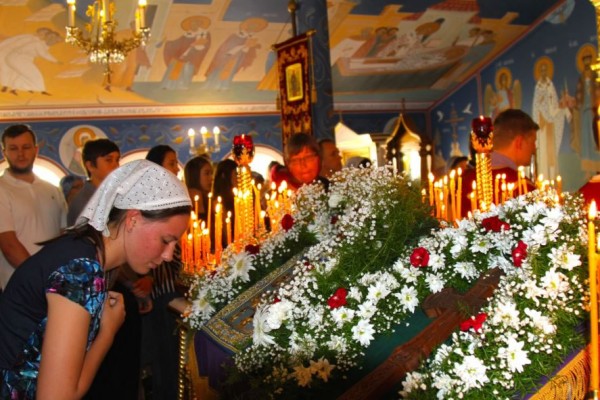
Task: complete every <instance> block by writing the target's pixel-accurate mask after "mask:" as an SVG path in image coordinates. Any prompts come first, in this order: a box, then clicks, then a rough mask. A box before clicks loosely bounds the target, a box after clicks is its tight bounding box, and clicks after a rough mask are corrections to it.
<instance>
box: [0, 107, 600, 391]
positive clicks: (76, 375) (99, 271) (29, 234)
mask: <svg viewBox="0 0 600 400" xmlns="http://www.w3.org/2000/svg"><path fill="white" fill-rule="evenodd" d="M538 129H539V127H538V125H537V124H536V123H535V122H534V121H533V120H532V119H531V117H530V116H529V115H527V114H526V113H524V112H522V111H520V110H513V109H509V110H506V111H504V112H502V113H501V114H499V115H498V116H497V117H496V119H495V121H494V137H493V142H494V147H493V153H492V154H491V161H492V168H493V169H494V171H496V172H498V171H501V172H503V173H506V174H508V175H510V176H512V177H514V178H515V179H514V180H516V173H517V168H518V167H519V166H522V165H529V163H530V162H531V159H532V156H533V154H534V153H535V148H536V147H535V146H536V132H537V131H538ZM2 151H3V154H4V157H5V159H6V161H7V162H8V168H7V169H6V170H5V171H4V173H3V174H2V175H1V176H0V215H2V218H0V398H10V399H29V398H31V399H33V398H36V397H37V398H40V399H46V398H48V399H68V398H87V399H106V398H112V399H132V400H133V399H138V398H140V391H141V390H143V389H142V386H143V385H142V376H149V377H150V382H151V384H150V386H149V388H146V390H151V391H152V398H153V399H169V400H171V399H175V398H177V389H178V376H177V366H178V361H179V350H178V338H177V334H176V331H177V315H176V314H175V313H174V312H172V311H170V310H169V308H168V304H169V302H171V301H172V300H173V299H174V298H175V297H179V296H181V295H182V294H183V292H182V288H181V286H180V285H179V273H180V270H181V248H180V246H179V239H180V237H181V236H182V234H184V232H185V231H186V229H187V228H188V223H189V218H190V213H191V211H192V210H193V209H194V208H196V209H197V213H198V217H199V218H201V219H206V217H207V214H208V213H209V212H214V210H209V209H208V208H209V204H213V208H214V204H215V203H216V202H215V201H213V202H211V201H209V196H210V195H212V196H213V198H217V197H220V198H221V203H222V205H223V207H224V210H225V211H233V208H234V197H233V191H232V189H233V188H234V187H236V185H237V170H236V168H237V164H236V162H235V161H233V160H232V159H225V160H222V161H220V162H218V163H216V164H213V163H212V162H211V160H210V158H209V157H206V156H202V155H199V156H196V157H193V158H192V159H190V160H189V161H188V162H186V163H185V166H184V168H183V176H184V181H183V182H182V181H180V180H179V179H178V178H177V174H178V173H179V172H180V163H179V161H178V159H177V153H176V151H175V150H174V149H173V148H171V147H169V146H167V145H158V146H155V147H153V148H152V149H150V150H149V152H148V154H147V156H146V159H145V160H137V161H132V162H129V163H126V164H124V165H122V166H120V165H119V164H120V156H121V153H120V149H119V148H118V146H117V145H116V144H115V143H114V142H112V141H111V140H109V139H96V140H89V141H87V142H86V143H85V144H84V146H83V149H82V159H83V167H84V169H85V171H86V174H87V176H86V177H85V179H84V178H82V177H77V176H67V177H65V178H63V179H62V180H61V182H60V188H57V187H54V186H52V185H51V184H49V183H46V182H45V181H43V180H41V179H39V178H38V177H37V176H36V175H35V174H34V173H33V164H34V162H35V159H36V156H37V152H38V146H37V139H36V135H35V133H34V132H33V130H32V129H31V128H30V127H29V126H27V125H13V126H10V127H8V128H6V129H5V130H4V132H3V134H2ZM455 161H456V162H457V163H458V162H460V163H462V164H460V165H462V166H463V167H464V170H465V172H464V179H465V183H464V187H465V188H469V187H470V186H469V183H468V182H469V180H473V179H475V169H474V168H473V167H472V166H469V164H468V163H467V162H468V161H469V160H468V159H466V158H464V159H461V160H455ZM370 162H371V161H370V160H368V159H362V158H357V159H351V160H350V163H349V164H348V165H349V166H355V167H368V166H369V165H370ZM348 165H347V166H348ZM457 165H458V164H457ZM341 169H342V157H341V155H340V151H339V149H338V148H337V146H336V144H335V142H334V141H333V140H330V139H324V140H321V141H320V142H317V141H316V139H315V138H314V137H313V136H311V135H308V134H302V133H300V134H296V135H293V136H292V137H290V138H289V141H288V143H287V146H286V148H285V151H284V163H283V164H279V163H277V162H274V163H272V165H270V167H269V173H268V176H267V177H266V179H263V178H262V176H260V175H258V174H254V178H255V179H256V180H257V181H261V180H262V181H263V182H264V185H265V186H267V185H269V184H270V182H275V183H276V184H279V183H280V182H281V181H283V180H285V181H286V182H287V184H288V187H289V188H291V189H292V190H297V189H298V188H299V187H301V186H302V185H305V184H309V183H314V182H318V183H319V184H322V185H324V187H325V188H327V187H328V186H329V183H330V182H329V178H330V177H331V176H332V174H334V173H335V172H337V171H340V170H341ZM598 181H599V182H600V179H598ZM528 184H529V185H531V189H533V183H531V182H529V183H528ZM594 185H596V182H594ZM598 185H599V186H600V183H598ZM597 188H598V186H594V187H593V188H591V189H589V190H588V191H590V193H592V194H593V195H594V196H597V195H598V189H597ZM467 190H468V189H467ZM586 190H587V189H586ZM465 195H466V190H465ZM592 197H593V196H592ZM463 204H468V202H467V201H466V200H463ZM223 214H224V215H225V214H226V213H223ZM223 243H224V245H226V242H225V240H224V238H223ZM142 372H143V373H142Z"/></svg>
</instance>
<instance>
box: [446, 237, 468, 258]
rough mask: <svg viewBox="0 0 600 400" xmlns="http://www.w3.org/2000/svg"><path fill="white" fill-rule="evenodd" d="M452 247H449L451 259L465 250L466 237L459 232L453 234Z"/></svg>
mask: <svg viewBox="0 0 600 400" xmlns="http://www.w3.org/2000/svg"><path fill="white" fill-rule="evenodd" d="M454 235H455V236H454V237H453V238H452V239H453V242H452V247H450V254H452V256H453V257H457V256H458V255H459V254H460V253H461V252H462V251H463V250H465V249H466V248H467V244H468V240H467V237H466V236H465V235H464V234H463V233H462V232H460V231H455V232H454Z"/></svg>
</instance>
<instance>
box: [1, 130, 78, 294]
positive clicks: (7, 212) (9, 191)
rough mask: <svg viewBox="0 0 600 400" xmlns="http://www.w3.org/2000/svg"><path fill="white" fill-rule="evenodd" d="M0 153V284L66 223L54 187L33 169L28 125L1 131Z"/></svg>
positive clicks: (34, 153) (32, 141) (33, 139)
mask: <svg viewBox="0 0 600 400" xmlns="http://www.w3.org/2000/svg"><path fill="white" fill-rule="evenodd" d="M2 153H3V155H4V158H5V159H6V161H7V162H8V168H7V169H6V170H4V172H3V174H2V175H1V176H0V215H1V216H2V217H1V218H0V288H1V289H3V288H4V287H5V286H6V283H7V282H8V280H9V279H10V277H11V275H12V273H13V271H14V270H15V268H17V267H19V265H21V263H22V262H23V261H25V259H26V258H27V257H29V256H30V255H31V254H33V253H35V252H37V251H38V250H39V249H40V246H39V245H38V244H37V243H39V242H42V241H44V240H48V239H51V238H53V237H55V236H57V235H58V234H59V233H60V230H61V228H63V227H64V226H65V225H66V216H67V204H66V202H65V199H64V196H63V194H62V192H61V191H60V189H59V188H58V187H55V186H52V185H51V184H50V183H48V182H46V181H44V180H41V179H40V178H38V177H37V176H36V175H35V174H34V173H33V164H34V162H35V158H36V157H37V154H38V146H37V141H36V137H35V133H34V132H33V130H32V129H31V127H29V126H28V125H12V126H9V127H8V128H6V129H5V130H4V132H3V133H2Z"/></svg>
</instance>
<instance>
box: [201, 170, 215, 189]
mask: <svg viewBox="0 0 600 400" xmlns="http://www.w3.org/2000/svg"><path fill="white" fill-rule="evenodd" d="M212 181H213V169H212V165H210V164H205V165H204V166H203V167H202V168H201V169H200V189H201V190H202V191H203V192H204V193H208V192H210V190H211V188H212Z"/></svg>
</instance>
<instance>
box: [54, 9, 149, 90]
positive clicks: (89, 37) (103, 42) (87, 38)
mask: <svg viewBox="0 0 600 400" xmlns="http://www.w3.org/2000/svg"><path fill="white" fill-rule="evenodd" d="M146 1H147V0H139V3H138V8H137V10H136V13H135V31H134V32H133V33H132V36H131V37H129V38H124V39H119V38H117V32H116V28H117V26H118V23H117V21H116V20H115V18H114V16H115V13H116V6H115V3H114V2H113V1H111V0H95V1H94V2H93V3H92V4H90V5H89V6H88V8H87V10H86V12H85V15H86V16H87V17H88V18H89V19H90V20H89V22H87V23H86V24H85V26H84V29H83V30H82V29H80V28H79V27H77V26H75V8H76V5H75V0H67V15H68V25H67V27H66V31H67V35H66V38H65V41H66V42H67V43H69V44H72V45H75V46H78V47H80V48H81V49H83V51H85V53H86V54H87V55H88V57H89V59H90V61H91V62H93V63H96V64H102V65H104V75H105V80H106V84H107V85H108V86H110V83H111V82H110V75H111V73H112V71H111V69H110V64H114V63H120V62H123V61H124V60H125V57H126V56H127V53H129V52H130V51H131V50H133V49H135V48H137V47H139V46H144V45H145V44H146V41H147V40H148V38H149V37H150V28H148V27H147V26H146V18H145V15H146V14H145V13H146V5H147V3H146Z"/></svg>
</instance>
